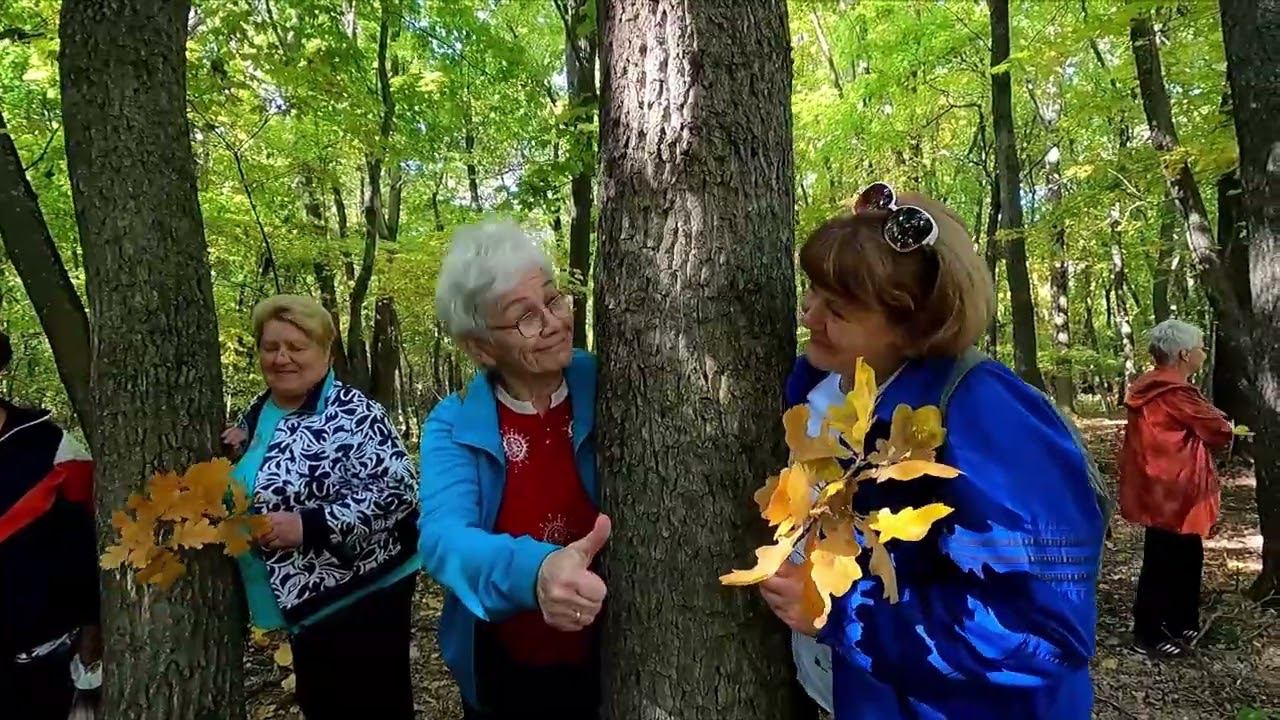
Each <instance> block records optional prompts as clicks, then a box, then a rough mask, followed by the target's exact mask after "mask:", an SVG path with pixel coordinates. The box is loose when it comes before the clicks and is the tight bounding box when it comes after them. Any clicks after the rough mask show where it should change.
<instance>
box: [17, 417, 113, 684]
mask: <svg viewBox="0 0 1280 720" xmlns="http://www.w3.org/2000/svg"><path fill="white" fill-rule="evenodd" d="M2 402H3V401H0V403H2ZM3 405H4V409H5V411H6V418H5V421H4V425H3V426H2V427H0V658H3V659H9V658H12V657H14V656H15V655H17V654H18V653H21V652H26V651H29V650H31V649H33V648H35V647H37V646H39V645H42V644H44V643H46V642H49V641H50V640H55V639H57V638H59V637H61V636H63V635H65V634H67V633H68V632H71V631H72V630H75V629H76V628H78V627H81V626H84V625H91V624H96V623H97V622H98V559H97V555H98V545H97V536H96V532H95V530H94V523H93V491H92V478H93V465H92V463H91V462H90V461H89V456H88V453H86V452H85V451H84V450H83V449H82V448H81V447H80V445H79V444H78V443H77V442H76V441H75V439H74V438H72V437H71V436H70V435H68V434H67V433H65V432H63V431H62V429H61V428H59V427H58V426H57V425H55V424H54V423H53V421H52V420H50V418H49V413H48V412H42V411H35V410H26V409H21V408H17V407H14V406H12V405H10V404H8V403H3Z"/></svg>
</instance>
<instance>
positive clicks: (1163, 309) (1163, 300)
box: [1151, 200, 1247, 323]
mask: <svg viewBox="0 0 1280 720" xmlns="http://www.w3.org/2000/svg"><path fill="white" fill-rule="evenodd" d="M1159 212H1160V239H1159V242H1160V246H1159V247H1158V248H1157V249H1156V266H1155V268H1153V269H1152V272H1151V316H1152V319H1154V320H1155V321H1156V322H1157V323H1159V322H1162V321H1164V320H1167V319H1168V318H1169V317H1170V307H1169V277H1170V275H1172V273H1173V258H1174V255H1175V254H1176V251H1177V240H1176V239H1175V238H1174V233H1176V232H1177V208H1176V207H1174V205H1173V200H1166V201H1164V202H1162V203H1160V210H1159ZM1246 272H1247V271H1246Z"/></svg>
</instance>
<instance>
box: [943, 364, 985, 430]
mask: <svg viewBox="0 0 1280 720" xmlns="http://www.w3.org/2000/svg"><path fill="white" fill-rule="evenodd" d="M989 359H990V358H989V357H988V356H987V354H986V353H984V352H982V351H981V350H979V349H978V348H976V347H973V346H972V345H970V346H969V347H968V348H966V349H965V351H964V352H962V353H960V357H958V358H956V362H955V364H954V365H952V366H951V375H950V376H949V377H948V378H947V384H946V385H943V386H942V396H941V397H940V398H939V399H938V412H939V413H941V414H942V419H943V423H944V425H945V423H946V418H947V405H949V404H950V403H951V395H952V393H954V392H955V391H956V386H957V385H959V384H960V381H961V380H963V379H964V376H965V375H966V374H968V372H969V371H970V370H972V369H974V368H975V367H977V366H979V365H981V364H982V363H983V362H985V361H987V360H989Z"/></svg>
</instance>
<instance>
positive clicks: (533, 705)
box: [462, 628, 600, 720]
mask: <svg viewBox="0 0 1280 720" xmlns="http://www.w3.org/2000/svg"><path fill="white" fill-rule="evenodd" d="M597 655H598V653H597ZM475 657H476V660H475V662H476V689H477V693H478V694H479V695H480V704H481V705H483V706H484V707H483V708H474V707H470V706H465V707H463V715H462V717H463V718H464V720H528V719H529V718H555V720H597V719H598V718H599V717H600V663H599V662H598V661H594V660H593V661H592V662H589V663H587V664H586V665H581V666H580V665H557V666H550V667H530V666H527V665H517V664H516V663H513V662H512V661H511V659H510V658H509V657H507V654H506V653H505V652H504V651H503V649H502V646H501V645H500V644H499V643H498V642H497V640H496V639H494V638H493V637H492V636H491V635H490V634H489V633H487V632H485V631H484V630H483V629H482V628H478V629H477V631H476V655H475ZM464 705H465V703H464Z"/></svg>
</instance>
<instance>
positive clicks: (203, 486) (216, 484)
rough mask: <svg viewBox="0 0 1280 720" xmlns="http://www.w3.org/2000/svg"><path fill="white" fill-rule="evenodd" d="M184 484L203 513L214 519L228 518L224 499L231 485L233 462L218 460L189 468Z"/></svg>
mask: <svg viewBox="0 0 1280 720" xmlns="http://www.w3.org/2000/svg"><path fill="white" fill-rule="evenodd" d="M182 481H183V484H184V485H186V487H187V489H188V491H189V492H191V493H194V494H195V496H196V498H197V501H198V502H199V505H200V507H201V511H202V513H203V514H205V515H208V516H210V517H212V518H214V519H219V518H222V517H226V512H227V510H226V506H225V505H224V504H223V498H224V497H226V495H227V488H228V487H229V486H230V484H231V462H230V461H229V460H227V459H226V458H216V459H214V460H209V461H207V462H202V463H196V464H195V465H192V466H191V467H189V468H187V472H186V474H185V475H183V476H182Z"/></svg>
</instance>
